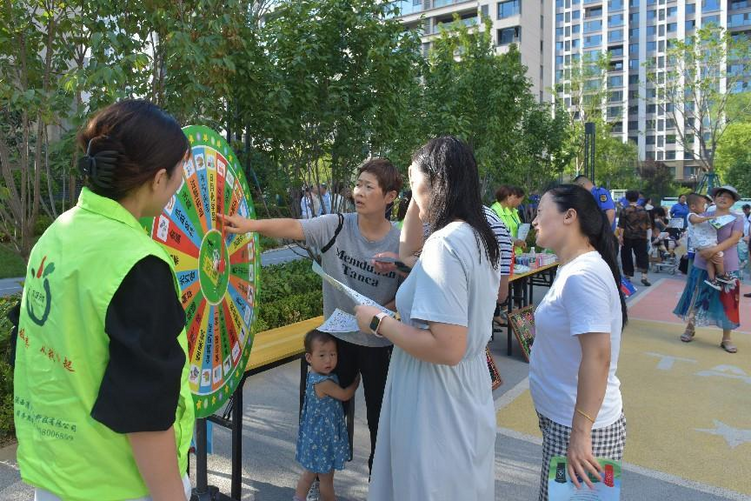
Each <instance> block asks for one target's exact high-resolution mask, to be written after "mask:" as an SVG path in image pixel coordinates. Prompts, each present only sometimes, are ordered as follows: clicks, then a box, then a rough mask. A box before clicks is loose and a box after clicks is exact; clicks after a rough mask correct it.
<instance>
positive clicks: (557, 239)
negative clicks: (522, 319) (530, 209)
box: [529, 185, 626, 501]
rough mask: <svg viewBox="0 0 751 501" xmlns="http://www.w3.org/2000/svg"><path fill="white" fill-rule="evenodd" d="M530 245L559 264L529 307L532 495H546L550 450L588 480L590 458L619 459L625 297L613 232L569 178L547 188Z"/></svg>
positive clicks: (597, 469)
mask: <svg viewBox="0 0 751 501" xmlns="http://www.w3.org/2000/svg"><path fill="white" fill-rule="evenodd" d="M532 224H533V225H534V227H535V229H536V230H537V245H539V246H541V247H545V248H549V249H553V250H554V251H555V253H556V254H557V255H558V257H559V258H560V262H561V266H560V267H559V269H558V274H557V276H556V278H555V281H554V282H553V285H552V286H551V288H550V290H549V291H548V293H547V294H546V295H545V297H544V298H543V300H542V302H541V303H540V305H539V306H538V307H537V310H536V312H535V331H536V334H535V343H534V347H533V348H532V356H531V359H530V376H529V385H530V392H531V393H532V400H533V401H534V404H535V408H536V410H537V414H538V417H539V424H540V429H541V431H542V436H543V464H542V475H541V483H540V500H541V501H545V500H547V499H548V471H549V467H550V460H551V458H552V457H554V456H567V459H568V460H567V464H568V466H567V469H568V476H569V478H571V479H572V481H573V482H574V484H576V485H577V486H579V485H580V483H579V481H577V478H576V477H577V476H578V477H579V478H581V479H583V482H584V483H586V484H587V485H588V486H590V487H591V486H592V483H591V481H590V479H589V478H588V477H587V473H592V474H595V475H598V476H599V475H600V473H601V472H602V471H603V469H602V467H601V466H600V464H599V463H598V461H597V460H596V459H595V458H597V457H606V458H610V459H615V460H619V459H621V457H622V456H623V448H624V445H625V442H626V419H625V417H624V415H623V405H622V400H621V391H620V382H619V381H618V378H617V377H616V375H615V371H616V367H617V365H618V352H619V350H620V346H621V330H622V329H623V326H624V325H625V323H626V305H625V302H624V299H623V295H622V294H621V292H620V287H619V286H618V284H620V280H621V277H620V272H619V271H618V264H617V261H616V246H615V237H614V236H613V232H612V230H611V229H610V223H609V222H608V220H607V218H606V217H605V215H604V213H603V212H602V211H600V210H599V208H598V206H597V203H596V202H595V200H594V198H593V197H592V195H591V194H590V193H589V192H588V191H587V190H585V189H583V188H581V187H579V186H575V185H562V186H559V187H557V188H554V189H552V190H550V191H548V192H547V193H546V194H545V195H544V196H543V197H542V200H541V201H540V205H539V207H538V209H537V217H536V218H535V220H534V222H533V223H532Z"/></svg>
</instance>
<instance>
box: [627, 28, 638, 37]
mask: <svg viewBox="0 0 751 501" xmlns="http://www.w3.org/2000/svg"><path fill="white" fill-rule="evenodd" d="M628 37H629V38H639V28H631V29H630V30H628Z"/></svg>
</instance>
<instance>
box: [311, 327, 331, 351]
mask: <svg viewBox="0 0 751 501" xmlns="http://www.w3.org/2000/svg"><path fill="white" fill-rule="evenodd" d="M316 341H319V342H321V343H328V342H329V341H333V342H334V343H336V338H334V336H332V335H331V334H329V333H327V332H323V331H319V330H318V329H313V330H312V331H310V332H308V333H307V334H305V353H313V343H315V342H316Z"/></svg>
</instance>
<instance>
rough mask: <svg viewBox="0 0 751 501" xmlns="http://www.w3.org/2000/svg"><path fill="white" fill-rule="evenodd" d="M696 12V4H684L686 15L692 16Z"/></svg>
mask: <svg viewBox="0 0 751 501" xmlns="http://www.w3.org/2000/svg"><path fill="white" fill-rule="evenodd" d="M695 12H696V4H695V3H687V4H686V14H694V13H695Z"/></svg>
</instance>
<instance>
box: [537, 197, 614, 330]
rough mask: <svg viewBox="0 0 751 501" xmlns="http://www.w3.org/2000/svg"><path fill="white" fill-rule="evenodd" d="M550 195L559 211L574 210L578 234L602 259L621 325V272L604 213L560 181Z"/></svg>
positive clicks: (610, 230) (595, 204)
mask: <svg viewBox="0 0 751 501" xmlns="http://www.w3.org/2000/svg"><path fill="white" fill-rule="evenodd" d="M548 194H550V198H551V199H552V200H553V202H554V203H555V205H556V206H557V207H558V211H559V212H566V211H567V210H569V209H573V210H575V211H576V215H577V219H578V221H579V229H580V231H581V233H582V234H583V235H584V236H585V237H587V240H589V244H590V245H591V246H592V247H594V248H595V250H597V252H599V253H600V256H602V259H603V260H605V262H606V263H607V265H608V267H609V268H610V272H611V273H612V274H613V279H614V280H615V288H616V290H617V291H618V297H619V298H620V300H621V313H622V320H621V321H622V326H623V327H625V326H626V323H627V322H628V310H627V308H626V299H625V298H624V296H623V292H622V291H621V272H620V270H619V269H618V258H617V249H618V247H617V245H616V241H615V235H613V230H612V229H611V226H610V221H609V220H608V217H607V215H605V212H604V211H602V210H600V207H599V206H598V205H597V202H596V201H595V199H594V197H593V196H592V194H591V193H590V192H589V191H587V190H586V189H584V188H582V187H581V186H578V185H575V184H562V185H560V186H557V187H555V188H553V189H551V190H550V191H548Z"/></svg>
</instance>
